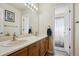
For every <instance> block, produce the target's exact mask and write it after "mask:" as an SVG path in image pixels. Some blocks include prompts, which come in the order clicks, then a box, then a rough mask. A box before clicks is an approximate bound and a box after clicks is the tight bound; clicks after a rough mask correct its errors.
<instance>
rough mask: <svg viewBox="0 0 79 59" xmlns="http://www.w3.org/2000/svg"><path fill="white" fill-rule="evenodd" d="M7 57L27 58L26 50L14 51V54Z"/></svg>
mask: <svg viewBox="0 0 79 59" xmlns="http://www.w3.org/2000/svg"><path fill="white" fill-rule="evenodd" d="M9 56H27V48H23V49H21V50H19V51H16V52H14V53H12V54H10V55H9Z"/></svg>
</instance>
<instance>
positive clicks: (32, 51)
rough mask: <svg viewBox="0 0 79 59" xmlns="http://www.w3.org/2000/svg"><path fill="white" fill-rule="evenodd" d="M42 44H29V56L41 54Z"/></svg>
mask: <svg viewBox="0 0 79 59" xmlns="http://www.w3.org/2000/svg"><path fill="white" fill-rule="evenodd" d="M39 50H40V44H39V42H36V43H34V44H31V45H30V46H28V55H29V56H39Z"/></svg>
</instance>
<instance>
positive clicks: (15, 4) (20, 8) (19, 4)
mask: <svg viewBox="0 0 79 59" xmlns="http://www.w3.org/2000/svg"><path fill="white" fill-rule="evenodd" d="M8 4H9V5H12V6H13V7H16V8H17V9H19V10H28V9H29V8H28V7H27V6H25V5H24V3H8ZM35 6H36V7H38V4H35Z"/></svg>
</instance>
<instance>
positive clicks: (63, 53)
mask: <svg viewBox="0 0 79 59" xmlns="http://www.w3.org/2000/svg"><path fill="white" fill-rule="evenodd" d="M47 56H68V54H67V53H66V52H64V51H59V50H55V54H52V53H48V55H47Z"/></svg>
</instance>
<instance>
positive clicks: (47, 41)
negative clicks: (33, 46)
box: [45, 37, 49, 53]
mask: <svg viewBox="0 0 79 59" xmlns="http://www.w3.org/2000/svg"><path fill="white" fill-rule="evenodd" d="M45 39H46V43H45V45H46V47H45V48H46V53H47V52H48V49H49V39H48V37H47V38H45Z"/></svg>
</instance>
